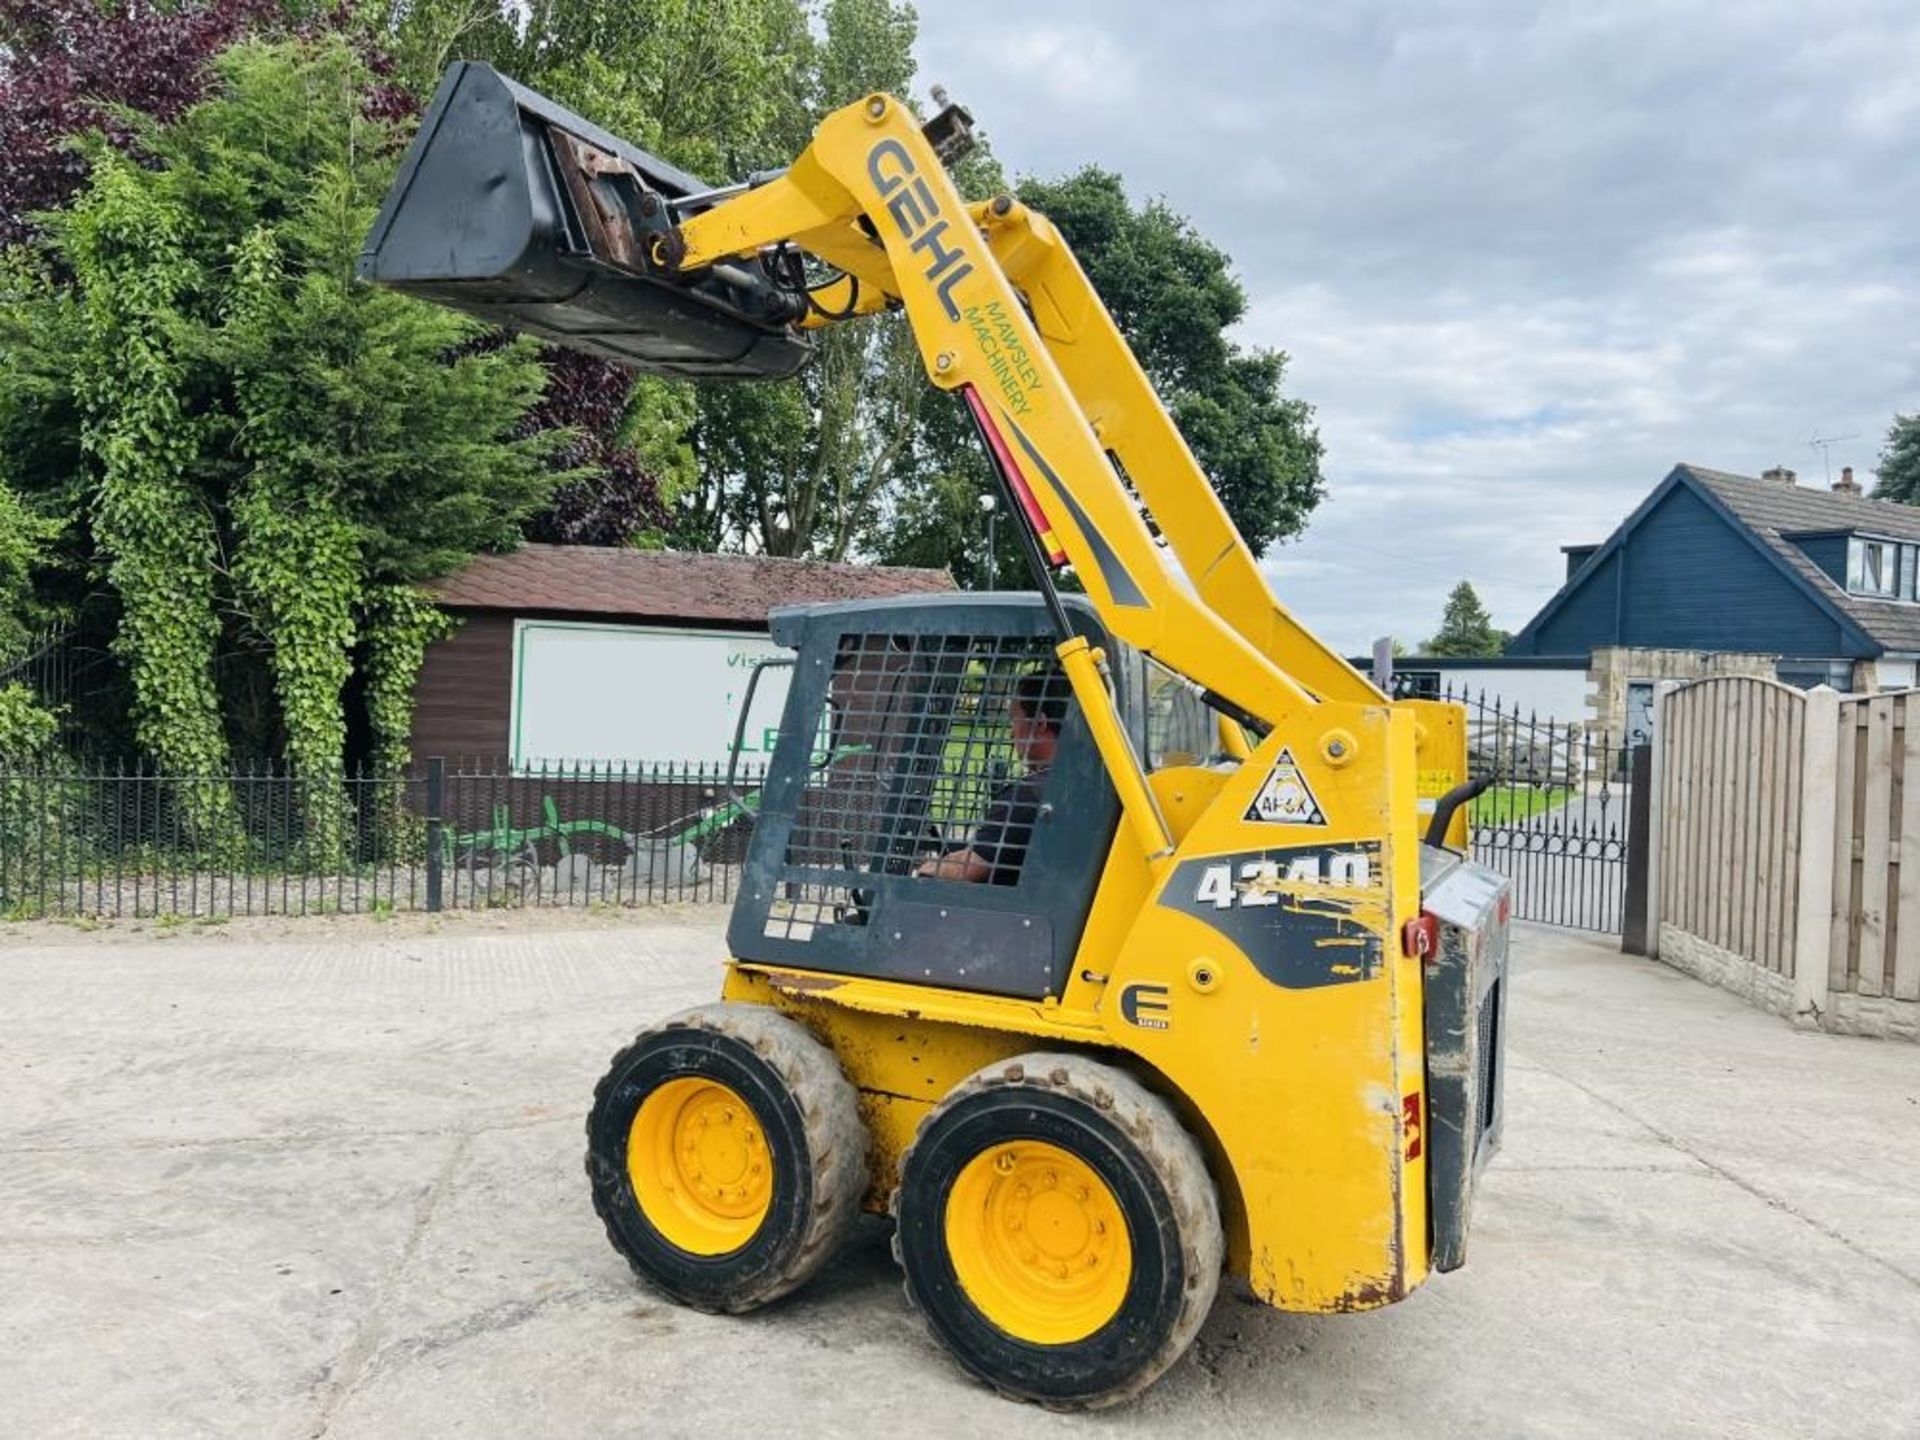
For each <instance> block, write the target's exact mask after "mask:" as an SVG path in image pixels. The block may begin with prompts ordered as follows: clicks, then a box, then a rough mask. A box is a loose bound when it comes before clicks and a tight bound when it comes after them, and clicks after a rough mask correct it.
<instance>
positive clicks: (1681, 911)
mask: <svg viewBox="0 0 1920 1440" xmlns="http://www.w3.org/2000/svg"><path fill="white" fill-rule="evenodd" d="M1665 704H1666V708H1665V710H1664V712H1663V716H1662V720H1661V725H1662V731H1661V737H1660V743H1661V745H1662V746H1663V747H1664V753H1663V756H1662V763H1663V768H1664V774H1665V785H1664V790H1665V793H1664V794H1663V795H1662V796H1660V797H1659V800H1660V803H1662V804H1663V805H1665V807H1666V810H1665V815H1664V818H1663V821H1662V827H1661V852H1662V853H1661V862H1660V876H1661V879H1660V884H1661V919H1662V920H1663V921H1664V922H1665V923H1667V924H1670V925H1673V926H1676V927H1677V928H1679V929H1682V930H1684V931H1686V932H1687V933H1688V934H1690V935H1695V936H1698V937H1699V938H1700V939H1702V940H1705V941H1707V942H1708V943H1709V944H1711V945H1714V946H1716V947H1718V948H1719V949H1721V950H1725V951H1729V952H1731V953H1733V954H1736V955H1742V956H1745V957H1746V958H1748V959H1749V960H1752V961H1753V962H1754V963H1755V964H1758V965H1761V966H1763V967H1765V968H1766V969H1768V970H1770V971H1772V972H1774V973H1775V974H1779V975H1791V974H1792V973H1793V927H1794V924H1795V923H1796V921H1797V918H1798V909H1797V906H1796V904H1795V896H1794V891H1795V888H1796V882H1797V879H1798V874H1797V869H1796V867H1797V866H1798V865H1799V859H1800V798H1801V797H1800V761H1801V747H1802V744H1803V738H1802V737H1803V732H1802V724H1803V715H1802V712H1803V710H1804V709H1805V701H1804V699H1803V698H1802V696H1801V694H1800V692H1799V691H1797V690H1794V689H1791V688H1789V687H1787V686H1784V685H1779V684H1776V683H1774V682H1773V681H1771V680H1760V679H1754V678H1751V677H1744V676H1743V677H1729V678H1724V679H1716V680H1704V681H1700V682H1697V683H1695V684H1692V685H1687V686H1683V687H1681V688H1680V689H1678V690H1675V691H1674V692H1672V693H1671V694H1670V695H1668V697H1667V699H1666V702H1665Z"/></svg>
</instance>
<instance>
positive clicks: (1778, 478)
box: [1760, 465, 1800, 485]
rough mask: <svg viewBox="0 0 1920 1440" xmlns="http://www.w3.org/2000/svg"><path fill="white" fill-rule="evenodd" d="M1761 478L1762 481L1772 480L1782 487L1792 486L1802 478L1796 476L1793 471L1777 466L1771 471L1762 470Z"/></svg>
mask: <svg viewBox="0 0 1920 1440" xmlns="http://www.w3.org/2000/svg"><path fill="white" fill-rule="evenodd" d="M1760 478H1761V479H1762V480H1772V481H1775V482H1777V483H1779V484H1781V485H1791V484H1793V483H1794V481H1796V480H1798V479H1799V478H1800V477H1799V476H1797V475H1795V474H1794V473H1793V471H1791V470H1789V469H1787V467H1786V466H1784V465H1776V466H1774V467H1773V468H1772V469H1771V470H1762V471H1761V472H1760Z"/></svg>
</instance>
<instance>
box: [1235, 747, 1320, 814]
mask: <svg viewBox="0 0 1920 1440" xmlns="http://www.w3.org/2000/svg"><path fill="white" fill-rule="evenodd" d="M1247 819H1249V820H1264V821H1266V822H1267V823H1268V824H1269V825H1324V824H1326V823H1327V816H1326V812H1325V811H1323V810H1321V808H1320V802H1319V801H1318V800H1316V799H1315V798H1314V795H1313V787H1312V786H1310V785H1308V784H1307V777H1306V776H1305V775H1303V774H1301V773H1300V767H1299V765H1298V764H1296V763H1295V762H1294V758H1293V751H1291V750H1282V751H1281V752H1280V758H1279V759H1278V760H1276V761H1275V762H1274V764H1273V773H1272V774H1270V775H1268V776H1267V783H1266V784H1264V785H1262V786H1261V787H1260V793H1259V794H1258V795H1255V796H1254V797H1253V804H1251V805H1249V806H1248V807H1247Z"/></svg>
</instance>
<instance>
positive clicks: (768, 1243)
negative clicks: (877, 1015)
mask: <svg viewBox="0 0 1920 1440" xmlns="http://www.w3.org/2000/svg"><path fill="white" fill-rule="evenodd" d="M867 1146H868V1137H867V1132H866V1127H865V1126H864V1125H862V1124H861V1121H860V1111H859V1105H858V1101H857V1097H856V1094H855V1091H854V1088H853V1086H852V1085H851V1084H850V1083H849V1082H848V1080H847V1078H846V1076H845V1075H844V1074H843V1073H842V1072H841V1070H840V1066H839V1063H838V1062H837V1061H836V1060H835V1059H834V1056H833V1052H832V1051H830V1050H829V1049H827V1047H826V1046H824V1045H822V1044H821V1043H820V1042H819V1041H818V1040H815V1039H814V1038H813V1036H811V1035H810V1034H808V1033H807V1031H806V1030H805V1029H804V1028H803V1027H802V1026H801V1025H799V1024H798V1023H797V1022H796V1021H793V1020H790V1019H788V1018H787V1017H786V1016H784V1015H781V1014H779V1013H777V1012H776V1011H773V1010H769V1009H766V1008H765V1007H763V1006H758V1005H739V1004H716V1005H702V1006H699V1007H697V1008H695V1009H692V1010H688V1011H684V1012H683V1013H681V1014H679V1015H675V1016H673V1017H672V1018H670V1019H668V1020H665V1021H662V1022H661V1023H660V1024H658V1025H656V1026H654V1027H653V1028H652V1029H649V1030H647V1031H644V1032H643V1033H642V1034H641V1035H640V1037H639V1038H638V1039H637V1040H635V1041H634V1042H633V1044H631V1045H629V1046H628V1047H627V1048H626V1049H625V1050H622V1051H621V1052H620V1053H619V1054H618V1055H616V1056H614V1058H613V1063H612V1066H611V1067H610V1068H609V1069H608V1071H607V1074H606V1076H605V1078H604V1079H602V1080H601V1082H600V1084H599V1085H598V1086H597V1087H596V1088H595V1090H594V1099H593V1110H592V1112H591V1113H590V1114H589V1115H588V1117H587V1177H588V1180H589V1182H590V1183H591V1187H592V1192H593V1208H594V1210H595V1211H596V1212H597V1213H598V1214H599V1216H600V1219H601V1221H602V1223H604V1224H605V1226H606V1229H607V1238H608V1239H609V1240H611V1241H612V1242H613V1247H614V1249H616V1250H618V1251H619V1252H620V1253H621V1254H622V1255H624V1256H626V1258H627V1261H628V1263H629V1264H631V1265H632V1267H633V1269H634V1271H635V1273H636V1274H638V1275H639V1276H640V1278H641V1279H642V1280H644V1281H646V1282H647V1283H648V1284H650V1285H652V1286H653V1287H654V1288H656V1289H658V1290H661V1291H663V1292H665V1293H666V1294H667V1295H669V1296H671V1297H672V1298H673V1299H675V1300H678V1301H679V1302H680V1303H682V1304H684V1305H690V1306H692V1307H693V1308H695V1309H698V1310H708V1311H718V1312H727V1313H733V1314H738V1313H740V1312H743V1311H747V1310H752V1309H755V1308H757V1307H759V1306H761V1305H765V1304H766V1303H767V1302H768V1301H770V1300H775V1299H778V1298H779V1297H780V1296H782V1295H784V1294H786V1293H787V1292H788V1291H790V1290H792V1289H794V1288H795V1287H796V1286H798V1285H800V1284H802V1283H803V1282H804V1281H805V1280H806V1279H807V1278H808V1277H809V1276H811V1275H812V1274H813V1273H814V1272H815V1271H816V1270H818V1269H819V1268H820V1266H821V1265H822V1264H824V1263H825V1262H826V1261H827V1259H828V1258H829V1257H831V1256H832V1255H833V1254H834V1252H835V1251H837V1250H838V1249H839V1248H840V1246H841V1244H842V1242H843V1241H844V1240H845V1239H846V1237H847V1234H848V1232H849V1231H850V1230H851V1229H852V1226H853V1222H854V1220H855V1218H856V1217H857V1216H858V1214H859V1211H860V1198H861V1196H862V1194H863V1193H864V1192H865V1190H866V1186H867Z"/></svg>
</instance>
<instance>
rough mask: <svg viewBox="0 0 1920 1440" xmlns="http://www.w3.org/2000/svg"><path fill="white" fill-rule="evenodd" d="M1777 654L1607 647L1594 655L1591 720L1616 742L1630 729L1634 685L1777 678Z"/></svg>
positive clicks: (1589, 676) (1589, 703) (1590, 674)
mask: <svg viewBox="0 0 1920 1440" xmlns="http://www.w3.org/2000/svg"><path fill="white" fill-rule="evenodd" d="M1779 662H1780V657H1779V656H1778V655H1756V654H1748V653H1745V652H1742V651H1736V650H1725V651H1713V650H1638V649H1634V648H1632V647H1630V646H1626V645H1607V646H1602V647H1601V648H1600V649H1598V650H1595V651H1594V652H1593V658H1592V660H1591V662H1590V663H1589V666H1588V669H1587V681H1588V683H1589V684H1590V685H1591V686H1592V687H1593V688H1592V689H1591V690H1589V691H1588V693H1587V721H1588V724H1589V725H1590V726H1591V727H1592V729H1593V730H1594V731H1595V732H1597V733H1599V734H1602V735H1606V736H1608V737H1610V738H1612V739H1614V740H1615V741H1616V742H1617V741H1618V739H1619V737H1620V736H1622V735H1624V734H1626V730H1627V686H1628V685H1630V684H1632V683H1634V682H1635V681H1651V682H1658V681H1661V680H1709V679H1714V678H1717V677H1719V676H1722V675H1750V676H1757V677H1759V678H1760V679H1763V680H1771V679H1773V678H1774V671H1775V667H1776V666H1777V665H1778V664H1779Z"/></svg>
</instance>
